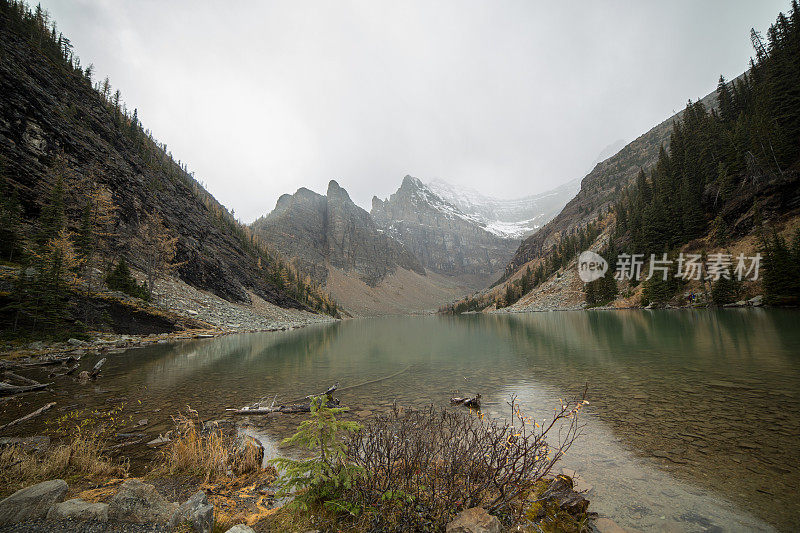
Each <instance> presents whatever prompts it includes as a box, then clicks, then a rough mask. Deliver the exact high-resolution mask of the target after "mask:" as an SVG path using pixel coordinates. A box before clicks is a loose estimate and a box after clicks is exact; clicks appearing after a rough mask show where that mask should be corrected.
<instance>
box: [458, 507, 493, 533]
mask: <svg viewBox="0 0 800 533" xmlns="http://www.w3.org/2000/svg"><path fill="white" fill-rule="evenodd" d="M445 531H446V533H500V520H498V519H497V517H496V516H492V515H490V514H489V513H487V512H486V509H484V508H483V507H473V508H471V509H466V510H464V511H461V512H460V513H459V514H458V516H456V518H455V519H454V520H453V521H452V522H450V523H449V524H447V527H446V528H445Z"/></svg>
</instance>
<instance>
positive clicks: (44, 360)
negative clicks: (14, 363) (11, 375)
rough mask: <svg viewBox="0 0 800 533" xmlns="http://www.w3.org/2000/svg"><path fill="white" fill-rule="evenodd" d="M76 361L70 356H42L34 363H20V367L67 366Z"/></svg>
mask: <svg viewBox="0 0 800 533" xmlns="http://www.w3.org/2000/svg"><path fill="white" fill-rule="evenodd" d="M77 361H78V359H77V358H76V357H74V356H72V355H66V356H58V355H43V356H42V357H40V358H38V359H37V360H35V361H26V362H23V363H21V365H20V366H50V365H58V364H62V365H69V364H72V363H75V362H77Z"/></svg>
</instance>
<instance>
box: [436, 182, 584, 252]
mask: <svg viewBox="0 0 800 533" xmlns="http://www.w3.org/2000/svg"><path fill="white" fill-rule="evenodd" d="M425 187H426V188H427V189H428V190H429V191H430V192H431V193H433V195H435V196H437V197H439V198H440V199H441V201H442V202H443V203H444V204H447V205H450V206H453V207H454V208H455V209H456V210H457V211H458V212H460V213H461V215H462V216H463V217H465V218H467V219H469V220H473V221H475V222H476V223H477V224H479V225H480V226H481V227H483V228H484V229H486V231H488V232H490V233H493V234H494V235H498V236H500V237H507V238H514V239H521V238H524V237H526V236H528V235H530V234H532V233H533V232H535V231H536V230H537V229H539V228H540V227H541V226H542V225H544V224H546V223H547V222H548V221H549V220H550V219H552V218H553V217H555V216H556V215H557V214H558V212H559V211H560V210H561V209H562V208H563V207H564V206H565V205H566V204H567V202H568V201H569V200H571V199H572V197H573V196H575V194H576V193H577V192H578V190H579V189H580V181H579V180H573V181H571V182H569V183H566V184H564V185H561V186H559V187H557V188H555V189H552V190H550V191H546V192H543V193H541V194H535V195H530V196H526V197H524V198H517V199H513V200H506V199H501V198H494V197H491V196H486V195H484V194H482V193H480V192H478V191H477V190H475V189H470V188H468V187H456V186H454V185H452V184H450V183H448V182H446V181H444V180H441V179H435V180H431V181H429V182H428V183H426V184H425Z"/></svg>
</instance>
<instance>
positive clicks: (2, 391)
mask: <svg viewBox="0 0 800 533" xmlns="http://www.w3.org/2000/svg"><path fill="white" fill-rule="evenodd" d="M50 385H52V383H39V384H37V385H10V384H8V383H6V382H5V381H0V396H9V395H11V394H21V393H23V392H31V391H35V390H42V389H46V388H47V387H49V386H50Z"/></svg>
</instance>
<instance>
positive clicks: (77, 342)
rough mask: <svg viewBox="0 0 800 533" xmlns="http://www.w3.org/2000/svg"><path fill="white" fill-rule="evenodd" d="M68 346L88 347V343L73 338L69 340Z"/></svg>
mask: <svg viewBox="0 0 800 533" xmlns="http://www.w3.org/2000/svg"><path fill="white" fill-rule="evenodd" d="M67 344H69V345H70V346H86V344H87V343H86V342H84V341H82V340H80V339H74V338H73V339H69V340H68V341H67Z"/></svg>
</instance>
